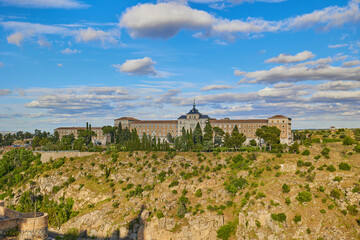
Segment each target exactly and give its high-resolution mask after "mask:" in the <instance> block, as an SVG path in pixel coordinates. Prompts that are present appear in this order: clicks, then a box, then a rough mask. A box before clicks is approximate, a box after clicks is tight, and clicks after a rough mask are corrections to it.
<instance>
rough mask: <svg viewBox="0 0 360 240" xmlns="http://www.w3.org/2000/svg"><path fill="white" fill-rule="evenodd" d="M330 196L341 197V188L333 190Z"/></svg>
mask: <svg viewBox="0 0 360 240" xmlns="http://www.w3.org/2000/svg"><path fill="white" fill-rule="evenodd" d="M330 196H331V197H333V198H336V199H339V198H340V196H341V190H339V189H333V190H331V192H330Z"/></svg>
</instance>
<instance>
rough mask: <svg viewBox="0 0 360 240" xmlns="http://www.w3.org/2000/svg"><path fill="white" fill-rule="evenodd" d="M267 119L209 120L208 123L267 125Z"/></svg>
mask: <svg viewBox="0 0 360 240" xmlns="http://www.w3.org/2000/svg"><path fill="white" fill-rule="evenodd" d="M267 122H268V120H267V119H231V120H230V119H219V120H216V119H210V123H267Z"/></svg>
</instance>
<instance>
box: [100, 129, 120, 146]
mask: <svg viewBox="0 0 360 240" xmlns="http://www.w3.org/2000/svg"><path fill="white" fill-rule="evenodd" d="M116 130H117V127H116V126H114V127H113V126H110V125H108V126H103V127H102V132H103V134H104V135H107V134H109V135H110V143H114V142H115V133H116Z"/></svg>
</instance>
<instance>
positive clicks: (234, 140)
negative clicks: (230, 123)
mask: <svg viewBox="0 0 360 240" xmlns="http://www.w3.org/2000/svg"><path fill="white" fill-rule="evenodd" d="M245 141H246V136H245V135H244V134H243V133H239V129H238V127H237V125H235V127H234V129H233V131H232V133H231V137H230V144H231V146H232V147H234V148H235V149H237V148H239V147H241V145H243V143H244V142H245Z"/></svg>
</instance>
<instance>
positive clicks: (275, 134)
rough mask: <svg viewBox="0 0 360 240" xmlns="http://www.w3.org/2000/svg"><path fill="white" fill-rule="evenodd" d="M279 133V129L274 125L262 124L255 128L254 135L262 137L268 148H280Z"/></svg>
mask: <svg viewBox="0 0 360 240" xmlns="http://www.w3.org/2000/svg"><path fill="white" fill-rule="evenodd" d="M280 133H281V131H280V129H278V128H277V127H275V126H273V127H268V126H262V127H261V128H258V129H257V130H256V132H255V135H256V136H258V137H259V138H260V140H261V139H264V141H265V142H266V143H267V144H268V145H269V147H270V150H271V149H272V148H273V147H279V150H280V146H279V145H280Z"/></svg>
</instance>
